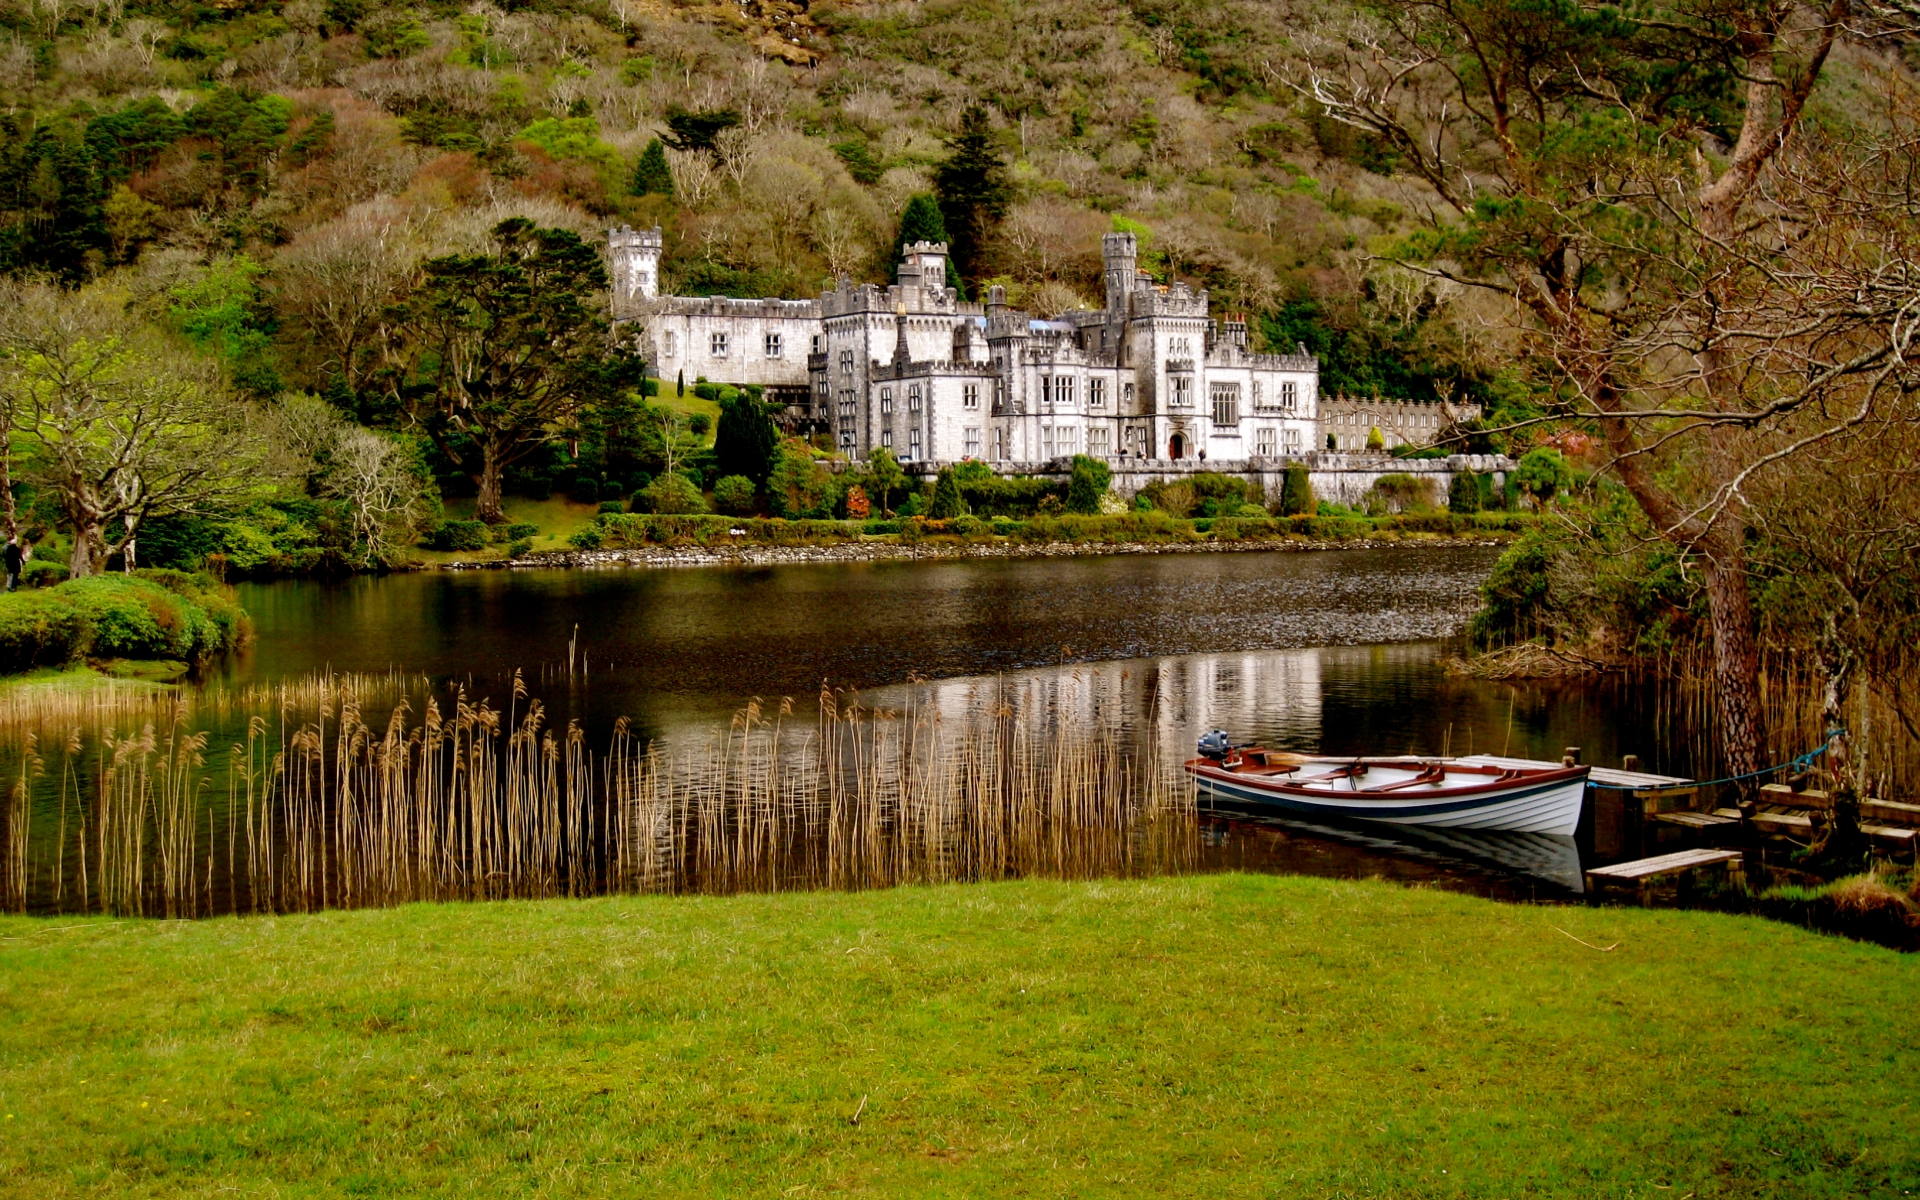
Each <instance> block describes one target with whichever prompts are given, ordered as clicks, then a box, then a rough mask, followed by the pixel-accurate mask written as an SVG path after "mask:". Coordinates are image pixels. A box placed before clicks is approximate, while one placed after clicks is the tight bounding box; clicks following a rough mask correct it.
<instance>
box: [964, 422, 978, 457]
mask: <svg viewBox="0 0 1920 1200" xmlns="http://www.w3.org/2000/svg"><path fill="white" fill-rule="evenodd" d="M967 457H968V458H979V457H980V431H979V430H978V429H976V428H974V427H973V426H971V425H969V426H968V427H967Z"/></svg>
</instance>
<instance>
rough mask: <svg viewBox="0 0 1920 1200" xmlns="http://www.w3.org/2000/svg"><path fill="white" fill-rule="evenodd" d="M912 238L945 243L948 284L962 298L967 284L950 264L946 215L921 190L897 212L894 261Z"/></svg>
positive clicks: (927, 194)
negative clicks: (898, 214)
mask: <svg viewBox="0 0 1920 1200" xmlns="http://www.w3.org/2000/svg"><path fill="white" fill-rule="evenodd" d="M915 242H947V243H948V245H947V249H948V251H949V253H948V255H947V286H948V287H950V288H952V289H953V290H954V291H955V292H957V293H959V295H960V299H962V300H965V299H966V298H967V285H966V284H965V283H963V282H961V280H960V269H959V268H958V267H956V266H954V265H953V255H952V253H951V251H952V249H953V245H952V242H951V240H950V239H949V238H948V237H947V222H946V218H944V217H942V216H941V215H940V204H939V202H938V201H936V200H935V199H934V198H933V196H932V195H931V194H929V193H927V192H921V193H920V194H918V195H916V196H915V197H913V199H911V200H909V201H907V207H906V210H905V211H904V212H902V213H901V214H900V236H898V237H896V238H894V239H893V265H898V263H899V262H900V256H901V255H903V254H905V253H906V252H907V247H908V246H911V245H912V244H913V243H915ZM889 269H891V267H889Z"/></svg>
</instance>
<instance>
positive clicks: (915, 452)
mask: <svg viewBox="0 0 1920 1200" xmlns="http://www.w3.org/2000/svg"><path fill="white" fill-rule="evenodd" d="M907 457H908V458H910V459H918V458H919V457H920V431H919V430H918V429H909V430H907Z"/></svg>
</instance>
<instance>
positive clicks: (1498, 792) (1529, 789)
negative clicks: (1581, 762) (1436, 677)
mask: <svg viewBox="0 0 1920 1200" xmlns="http://www.w3.org/2000/svg"><path fill="white" fill-rule="evenodd" d="M1185 767H1186V769H1187V771H1188V772H1189V773H1190V774H1192V775H1193V777H1194V779H1195V781H1196V783H1197V784H1198V786H1199V789H1200V792H1201V794H1202V795H1204V796H1208V797H1210V798H1212V799H1214V800H1217V801H1225V802H1229V803H1233V804H1244V805H1251V806H1255V807H1262V806H1264V807H1271V808H1278V809H1283V810H1286V811H1289V812H1295V813H1313V814H1317V815H1320V816H1328V817H1346V818H1352V819H1358V820H1365V821H1388V822H1392V823H1393V824H1396V825H1431V826H1440V827H1444V828H1452V829H1504V830H1511V831H1514V832H1519V833H1550V834H1557V835H1559V836H1562V837H1570V836H1572V834H1573V831H1574V828H1575V827H1576V826H1578V825H1579V824H1580V808H1581V805H1582V804H1583V803H1584V802H1585V800H1586V792H1587V770H1588V769H1587V768H1586V767H1584V766H1573V767H1553V768H1526V767H1499V766H1491V765H1487V764H1482V763H1469V762H1462V761H1460V760H1458V759H1448V758H1415V757H1398V758H1322V757H1315V756H1310V755H1304V754H1289V753H1286V752H1284V751H1276V750H1265V749H1262V748H1260V747H1258V746H1228V745H1226V737H1225V735H1224V734H1219V733H1217V732H1216V733H1213V734H1209V735H1207V737H1205V738H1202V739H1201V740H1200V757H1199V758H1196V759H1192V760H1190V761H1188V762H1187V763H1186V764H1185Z"/></svg>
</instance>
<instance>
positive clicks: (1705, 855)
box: [1587, 850, 1747, 905]
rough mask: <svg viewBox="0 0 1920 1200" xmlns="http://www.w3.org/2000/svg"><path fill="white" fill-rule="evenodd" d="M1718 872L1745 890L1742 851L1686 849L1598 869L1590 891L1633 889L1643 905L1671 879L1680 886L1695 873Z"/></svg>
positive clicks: (1725, 881) (1593, 873) (1727, 882)
mask: <svg viewBox="0 0 1920 1200" xmlns="http://www.w3.org/2000/svg"><path fill="white" fill-rule="evenodd" d="M1709 873H1717V874H1719V875H1720V877H1721V881H1722V883H1723V884H1724V885H1725V886H1727V887H1729V888H1740V887H1745V886H1746V883H1747V868H1746V856H1745V855H1743V854H1742V853H1741V852H1740V851H1738V850H1682V851H1679V852H1678V853H1676V854H1662V855H1659V856H1658V857H1655V858H1642V859H1637V860H1635V861H1633V862H1624V863H1615V864H1613V865H1612V866H1610V867H1595V868H1594V869H1593V870H1591V871H1588V872H1587V891H1588V893H1589V894H1591V895H1594V896H1600V895H1604V894H1605V893H1607V892H1608V891H1619V890H1621V889H1629V888H1630V889H1632V891H1633V893H1634V896H1635V898H1636V899H1638V900H1639V902H1640V903H1641V904H1643V905H1644V904H1646V903H1647V902H1648V901H1649V900H1650V899H1651V898H1652V896H1653V889H1654V888H1655V887H1656V886H1658V885H1659V884H1660V883H1662V882H1664V881H1668V880H1672V881H1674V882H1675V883H1676V884H1677V883H1679V882H1680V881H1683V880H1685V879H1687V878H1688V877H1689V876H1692V875H1695V874H1709Z"/></svg>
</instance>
